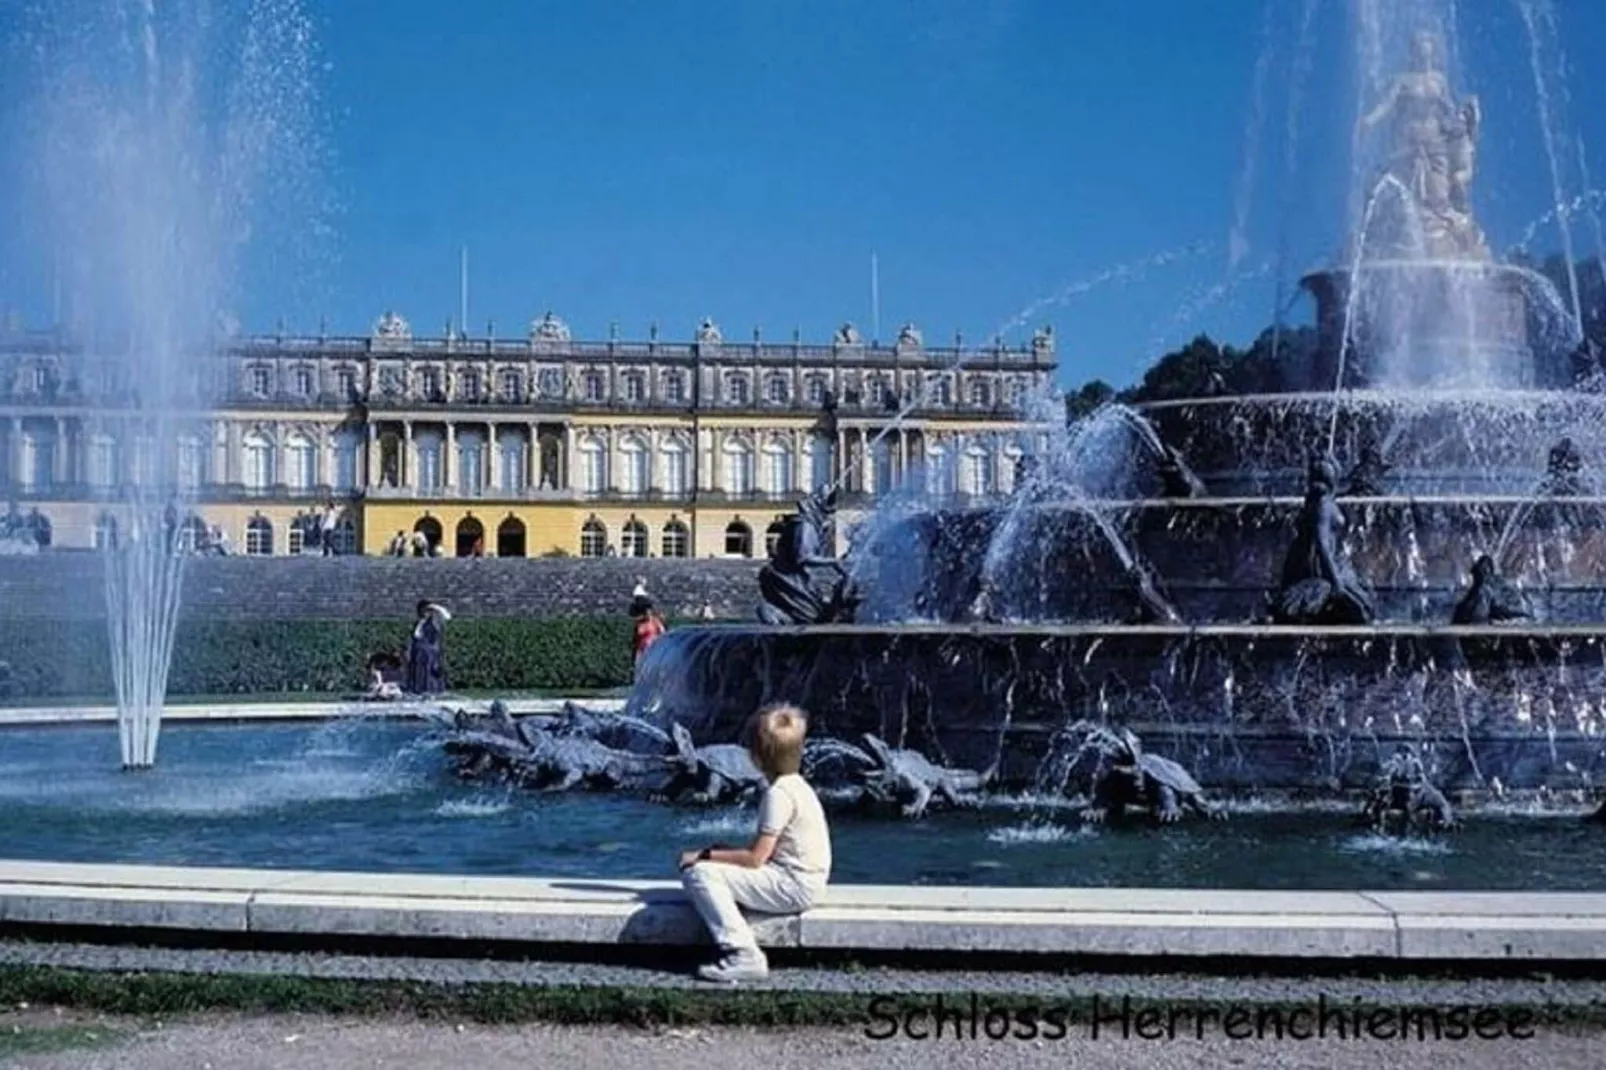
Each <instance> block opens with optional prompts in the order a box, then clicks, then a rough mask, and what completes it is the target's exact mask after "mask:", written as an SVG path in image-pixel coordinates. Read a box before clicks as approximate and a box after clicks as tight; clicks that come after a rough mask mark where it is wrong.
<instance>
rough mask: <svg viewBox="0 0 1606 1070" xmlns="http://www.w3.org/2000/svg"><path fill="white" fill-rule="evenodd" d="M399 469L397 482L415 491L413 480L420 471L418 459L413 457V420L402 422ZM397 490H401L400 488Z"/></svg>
mask: <svg viewBox="0 0 1606 1070" xmlns="http://www.w3.org/2000/svg"><path fill="white" fill-rule="evenodd" d="M397 467H399V468H400V469H401V472H400V473H399V474H398V478H397V482H399V483H400V484H401V487H405V488H406V489H408V490H415V489H416V488H415V486H414V483H413V480H414V474H415V473H416V471H417V469H418V458H417V457H415V456H414V455H413V421H411V420H403V421H402V454H401V463H400V464H399V465H398V466H397ZM397 489H401V488H400V487H398V488H397Z"/></svg>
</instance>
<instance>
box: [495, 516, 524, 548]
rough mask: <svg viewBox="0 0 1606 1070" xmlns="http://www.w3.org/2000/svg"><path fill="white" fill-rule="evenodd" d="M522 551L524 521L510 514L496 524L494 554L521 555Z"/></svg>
mask: <svg viewBox="0 0 1606 1070" xmlns="http://www.w3.org/2000/svg"><path fill="white" fill-rule="evenodd" d="M524 553H525V548H524V522H523V521H522V520H520V519H519V518H518V517H516V516H510V517H508V518H507V519H506V520H504V521H502V522H501V523H500V524H498V525H497V526H496V556H497V557H523V556H524Z"/></svg>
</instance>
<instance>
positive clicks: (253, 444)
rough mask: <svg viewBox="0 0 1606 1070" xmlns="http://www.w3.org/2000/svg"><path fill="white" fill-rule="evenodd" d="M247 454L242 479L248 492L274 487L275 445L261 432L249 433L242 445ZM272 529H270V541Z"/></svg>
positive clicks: (242, 468) (242, 469)
mask: <svg viewBox="0 0 1606 1070" xmlns="http://www.w3.org/2000/svg"><path fill="white" fill-rule="evenodd" d="M241 445H242V448H243V449H244V452H245V457H244V464H243V465H242V466H241V477H242V481H243V482H244V483H245V486H246V489H247V490H267V489H268V488H269V487H271V486H273V443H272V442H271V441H269V439H268V436H267V435H264V434H263V433H262V432H261V431H250V432H247V434H246V436H245V439H244V440H243V442H242V443H241ZM271 539H272V528H269V540H270V541H271Z"/></svg>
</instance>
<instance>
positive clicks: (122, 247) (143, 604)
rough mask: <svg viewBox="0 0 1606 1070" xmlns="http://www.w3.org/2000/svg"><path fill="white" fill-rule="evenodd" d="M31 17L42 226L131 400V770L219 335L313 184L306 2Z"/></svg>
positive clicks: (79, 321) (167, 610)
mask: <svg viewBox="0 0 1606 1070" xmlns="http://www.w3.org/2000/svg"><path fill="white" fill-rule="evenodd" d="M68 8H70V10H65V9H68ZM23 25H24V32H25V34H26V35H27V40H28V42H29V43H30V45H31V48H29V49H28V50H27V52H28V56H29V59H30V63H32V64H34V65H35V69H32V70H30V71H29V72H28V73H29V75H31V77H32V81H33V82H34V84H33V85H32V86H31V93H30V94H29V95H28V99H27V100H26V102H25V106H24V110H23V112H22V114H23V115H24V116H25V117H26V118H25V120H24V122H25V124H26V125H27V126H29V127H30V128H31V131H30V133H31V135H32V136H31V137H27V138H25V139H24V140H23V143H22V145H21V146H20V151H21V152H22V153H24V154H25V155H23V156H22V157H21V159H22V160H23V161H24V167H25V169H26V171H27V175H26V178H27V186H28V187H29V188H28V189H27V195H28V197H29V198H30V201H31V203H30V207H31V208H33V209H34V210H35V211H34V213H33V217H34V220H35V227H36V229H37V232H36V233H35V234H32V235H30V237H32V238H34V239H35V240H37V241H38V243H39V244H40V247H41V248H42V249H45V250H49V257H50V259H51V260H53V261H54V262H56V263H58V264H60V265H61V278H62V287H63V289H64V291H65V302H64V309H63V316H64V318H65V320H66V322H65V324H64V325H63V326H65V327H66V328H67V330H68V333H69V335H70V336H71V337H73V338H74V339H75V340H77V341H79V342H80V343H82V345H83V346H84V348H85V349H86V350H87V351H88V353H89V354H92V360H93V361H98V362H100V363H101V364H103V365H104V367H102V368H101V369H100V372H99V376H100V383H99V385H101V386H103V387H104V388H105V390H106V392H107V393H112V392H113V391H116V392H118V393H121V394H123V395H124V396H126V397H129V398H131V399H132V402H131V403H130V404H127V405H124V406H122V407H120V408H119V409H118V410H117V411H116V412H115V415H114V418H113V420H112V422H113V423H114V425H115V429H116V432H117V437H118V438H119V439H120V446H121V450H120V452H121V454H122V456H123V457H124V458H125V459H126V463H124V464H121V465H119V466H118V467H119V469H120V470H119V471H117V472H115V473H114V474H113V478H112V483H113V486H114V487H115V489H116V491H117V499H118V501H117V506H116V509H115V511H114V512H113V519H114V521H115V522H116V527H115V528H114V529H113V531H114V534H113V535H112V536H111V537H110V538H109V539H108V545H107V555H106V560H105V597H106V608H107V619H108V625H109V640H110V643H111V652H112V666H113V670H112V671H113V680H114V684H115V687H116V693H117V708H118V734H119V738H120V743H121V750H122V761H123V765H124V766H125V767H127V768H147V767H149V766H151V765H153V764H154V763H155V760H156V747H157V738H158V734H159V730H160V723H161V712H162V706H163V703H164V701H165V696H166V690H167V674H168V665H169V663H170V661H171V657H172V648H173V635H174V628H175V625H176V624H177V619H178V611H179V604H180V594H181V591H182V586H183V584H182V577H183V571H184V557H185V549H186V547H185V539H184V538H183V535H184V532H185V531H186V530H187V527H186V524H185V520H186V514H187V506H188V504H189V503H190V501H191V500H193V497H194V494H195V492H196V489H197V488H198V487H199V485H200V484H201V483H202V482H203V471H204V468H205V459H206V457H207V456H208V455H209V454H210V452H211V451H210V442H211V439H210V438H209V437H208V435H207V425H206V423H205V414H206V413H207V412H208V411H209V410H210V409H211V407H212V406H211V402H212V401H213V400H214V397H213V396H212V386H213V384H214V382H215V381H217V379H218V378H219V377H216V376H213V375H212V374H210V365H211V363H212V362H213V359H214V358H213V357H212V354H213V353H214V352H215V350H214V347H213V337H212V336H213V330H214V326H215V325H216V323H217V322H218V320H219V319H220V317H221V316H222V315H223V314H224V312H225V310H226V309H227V307H228V303H229V301H230V299H231V298H232V297H233V293H232V289H233V283H234V281H235V279H236V276H237V272H238V269H239V266H240V262H241V257H242V253H243V252H244V250H245V248H246V246H247V245H248V244H249V243H251V242H252V241H253V240H255V239H256V238H258V237H259V236H258V235H256V234H255V233H254V231H253V224H254V222H255V221H257V220H259V219H263V218H269V217H270V214H271V218H274V219H275V220H276V221H280V222H279V224H278V225H279V226H280V227H283V226H284V223H283V222H282V221H284V220H287V219H289V218H292V216H291V213H290V211H289V209H290V208H292V207H293V206H290V205H286V204H284V203H282V202H279V195H281V194H285V193H291V194H300V193H302V192H304V191H305V188H306V187H305V186H304V185H301V184H299V183H298V182H297V181H296V180H295V178H294V176H295V174H296V173H297V172H298V171H299V170H300V169H303V168H306V167H307V166H309V161H310V160H311V159H312V156H313V154H312V152H311V148H312V146H311V143H310V140H309V139H308V138H307V137H306V136H305V133H306V131H307V130H308V127H309V123H308V118H309V116H310V115H311V112H312V99H313V97H312V85H313V82H314V79H313V77H312V64H311V39H312V34H311V24H310V22H309V21H308V19H307V18H306V16H305V15H304V13H303V12H302V10H301V6H300V2H299V0H213V2H208V0H96V2H93V3H86V4H73V5H58V4H49V5H45V4H40V5H36V6H34V7H32V8H31V9H29V11H28V12H27V14H26V16H25V17H24V21H23ZM275 202H279V203H275ZM93 374H95V373H93V372H92V375H93ZM91 382H92V383H93V382H95V379H93V378H92V379H91Z"/></svg>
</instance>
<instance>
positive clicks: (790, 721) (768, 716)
mask: <svg viewBox="0 0 1606 1070" xmlns="http://www.w3.org/2000/svg"><path fill="white" fill-rule="evenodd" d="M808 731H809V715H808V714H806V713H804V712H803V711H802V710H801V709H799V708H798V707H796V706H792V705H789V704H787V703H778V704H776V705H773V706H765V707H764V708H763V709H761V710H759V711H758V712H757V713H755V714H753V716H752V717H750V718H749V719H748V721H747V731H746V735H747V749H748V750H749V751H750V752H751V753H752V755H753V762H754V764H755V765H757V766H758V767H759V769H761V770H763V772H764V775H765V776H767V777H769V778H770V779H771V780H776V779H778V778H780V777H783V776H786V775H788V774H790V773H797V772H801V771H802V768H803V737H804V736H806V735H807V734H808Z"/></svg>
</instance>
